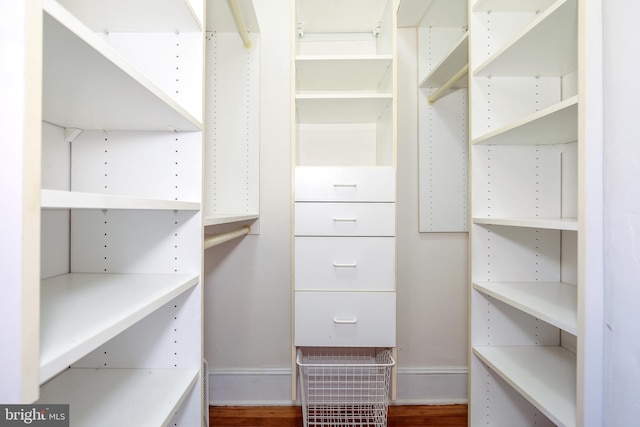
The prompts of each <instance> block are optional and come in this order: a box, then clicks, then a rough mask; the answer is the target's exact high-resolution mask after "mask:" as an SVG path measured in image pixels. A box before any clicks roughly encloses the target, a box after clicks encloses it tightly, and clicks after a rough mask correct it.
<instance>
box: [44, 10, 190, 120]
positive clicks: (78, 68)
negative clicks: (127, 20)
mask: <svg viewBox="0 0 640 427" xmlns="http://www.w3.org/2000/svg"><path fill="white" fill-rule="evenodd" d="M43 6H44V11H45V14H44V58H43V61H44V65H43V66H44V71H45V72H44V73H43V112H42V117H43V120H44V121H47V122H50V123H54V124H56V125H58V126H61V127H75V128H80V129H104V130H115V129H117V130H161V131H170V130H173V131H200V130H201V129H202V123H201V122H200V121H199V120H197V119H196V118H195V117H193V116H192V115H191V114H190V113H189V112H188V111H187V110H185V109H184V108H183V107H182V106H181V105H179V104H178V103H177V102H176V101H174V100H173V99H172V98H171V97H170V96H168V95H167V94H166V93H164V92H163V91H162V90H160V89H159V88H158V87H157V86H156V85H155V84H154V83H153V82H151V81H150V80H149V79H148V78H147V77H145V76H144V75H143V74H142V73H141V72H140V71H138V70H137V69H136V68H135V67H133V66H131V64H130V63H129V62H128V61H126V60H125V59H124V58H123V57H122V56H121V55H120V54H119V53H117V52H116V51H115V50H114V49H113V48H112V47H111V46H110V45H109V44H108V43H107V42H106V41H104V40H102V39H101V38H100V37H99V36H98V35H96V34H95V33H93V32H92V31H91V30H90V29H89V28H88V27H86V26H85V25H84V24H83V23H82V22H80V21H79V20H78V19H77V18H76V17H74V16H73V15H72V14H71V13H69V12H68V11H67V10H66V9H64V8H63V7H62V6H60V5H59V4H58V3H56V2H55V1H53V0H45V1H44V2H43Z"/></svg>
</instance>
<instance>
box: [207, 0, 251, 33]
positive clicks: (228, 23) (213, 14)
mask: <svg viewBox="0 0 640 427" xmlns="http://www.w3.org/2000/svg"><path fill="white" fill-rule="evenodd" d="M229 1H236V3H237V5H238V9H239V10H240V14H241V15H242V18H243V21H244V24H245V26H246V28H247V31H248V32H249V33H259V32H260V27H259V25H258V18H257V17H256V12H255V10H254V8H253V0H207V24H206V27H207V31H218V32H221V33H232V32H236V31H239V30H238V27H237V26H236V23H235V21H234V19H233V15H232V13H231V7H230V6H229Z"/></svg>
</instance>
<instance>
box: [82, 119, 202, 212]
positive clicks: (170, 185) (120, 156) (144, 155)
mask: <svg viewBox="0 0 640 427" xmlns="http://www.w3.org/2000/svg"><path fill="white" fill-rule="evenodd" d="M71 152H72V155H71V189H72V190H73V191H79V192H87V193H101V194H109V195H114V196H127V197H139V198H144V199H159V200H173V201H189V202H193V201H199V200H200V198H201V187H202V184H201V172H202V166H201V164H202V161H201V157H202V133H201V132H177V133H176V132H102V131H96V132H83V133H82V134H81V135H80V136H78V137H77V138H76V140H75V141H74V142H73V143H72V148H71Z"/></svg>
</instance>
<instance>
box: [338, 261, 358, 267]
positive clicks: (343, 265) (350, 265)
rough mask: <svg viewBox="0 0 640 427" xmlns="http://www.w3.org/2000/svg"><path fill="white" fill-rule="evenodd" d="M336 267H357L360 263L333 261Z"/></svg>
mask: <svg viewBox="0 0 640 427" xmlns="http://www.w3.org/2000/svg"><path fill="white" fill-rule="evenodd" d="M333 266H334V267H357V266H358V263H357V262H350V263H339V262H334V263H333Z"/></svg>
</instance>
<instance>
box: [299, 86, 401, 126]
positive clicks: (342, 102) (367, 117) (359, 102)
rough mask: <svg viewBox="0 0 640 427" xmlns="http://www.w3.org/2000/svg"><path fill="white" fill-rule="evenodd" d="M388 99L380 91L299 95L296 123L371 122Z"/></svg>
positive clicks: (384, 107) (378, 115)
mask: <svg viewBox="0 0 640 427" xmlns="http://www.w3.org/2000/svg"><path fill="white" fill-rule="evenodd" d="M391 100H392V96H391V94H384V93H379V94H378V93H375V94H374V93H372V94H367V93H358V92H355V93H329V94H299V95H296V110H297V113H298V121H299V122H300V123H375V122H376V121H377V120H378V119H379V118H380V117H381V116H382V115H383V113H384V111H385V110H386V109H387V108H391Z"/></svg>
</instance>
